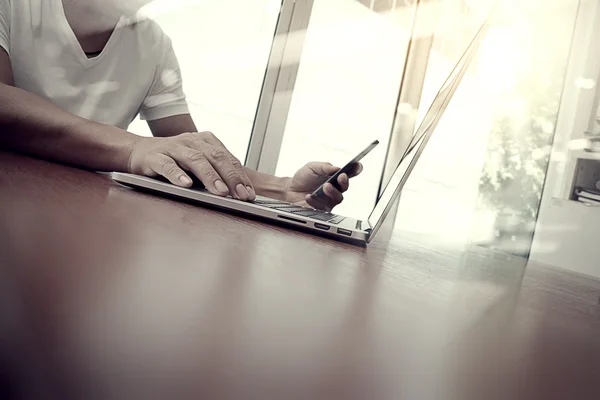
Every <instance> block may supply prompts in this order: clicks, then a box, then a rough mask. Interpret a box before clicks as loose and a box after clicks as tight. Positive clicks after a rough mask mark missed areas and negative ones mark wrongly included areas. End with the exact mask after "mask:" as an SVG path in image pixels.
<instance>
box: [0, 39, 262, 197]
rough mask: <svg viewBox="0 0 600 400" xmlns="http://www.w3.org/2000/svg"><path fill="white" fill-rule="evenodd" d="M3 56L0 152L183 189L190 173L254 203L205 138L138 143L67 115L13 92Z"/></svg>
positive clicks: (221, 152)
mask: <svg viewBox="0 0 600 400" xmlns="http://www.w3.org/2000/svg"><path fill="white" fill-rule="evenodd" d="M12 84H13V73H12V68H11V62H10V58H9V56H8V54H7V53H6V52H5V51H4V49H2V48H1V47H0V149H7V150H11V151H15V152H19V153H24V154H28V155H31V156H35V157H40V158H44V159H47V160H51V161H56V162H61V163H66V164H71V165H74V166H78V167H82V168H87V169H91V170H98V171H123V172H131V173H135V174H140V175H146V176H150V177H156V176H159V175H162V176H164V177H166V178H167V179H169V181H171V183H173V184H175V185H179V186H185V187H189V186H191V185H192V180H191V179H190V177H189V176H188V175H187V173H186V172H185V171H184V170H183V169H182V167H183V168H184V169H185V170H187V171H191V172H192V173H193V174H194V175H196V176H197V177H198V178H199V179H201V180H202V182H204V184H205V185H206V187H207V189H208V190H209V191H211V192H212V193H214V194H217V195H221V196H225V195H227V194H231V195H232V196H234V197H238V198H240V199H242V200H248V199H250V200H251V199H253V198H254V191H253V188H252V183H251V181H250V179H249V178H248V177H247V176H246V174H245V172H244V170H243V168H241V166H239V167H238V166H236V165H234V164H232V162H231V161H230V159H229V158H228V156H227V154H228V152H227V150H226V149H225V148H224V147H223V146H222V145H221V144H219V143H218V141H216V139H215V138H214V136H213V135H212V134H209V133H204V134H199V135H180V136H178V137H176V138H143V137H140V136H137V135H134V134H132V133H129V132H126V131H124V130H122V129H119V128H115V127H112V126H109V125H104V124H100V123H96V122H92V121H89V120H86V119H83V118H80V117H77V116H75V115H73V114H70V113H68V112H66V111H64V110H62V109H60V108H59V107H56V106H55V105H53V104H52V103H50V102H49V101H46V100H44V99H42V98H41V97H38V96H36V95H34V94H32V93H29V92H27V91H24V90H21V89H18V88H15V87H13V86H12Z"/></svg>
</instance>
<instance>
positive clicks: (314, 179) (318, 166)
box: [285, 162, 362, 211]
mask: <svg viewBox="0 0 600 400" xmlns="http://www.w3.org/2000/svg"><path fill="white" fill-rule="evenodd" d="M337 171H339V168H338V167H334V166H333V165H331V164H329V163H320V162H312V163H309V164H306V165H305V166H304V167H302V168H301V169H300V170H299V171H298V172H296V175H294V177H293V178H291V179H290V180H289V185H288V187H287V190H286V192H285V200H286V201H288V202H290V203H296V204H300V205H309V206H311V207H314V208H317V209H320V210H326V211H331V209H333V208H334V207H335V206H337V205H338V204H340V203H341V202H342V201H343V200H344V196H343V194H342V193H343V192H345V191H346V190H348V187H349V186H350V178H352V177H355V176H357V175H358V174H360V173H361V172H362V165H361V164H359V165H358V166H357V168H355V169H354V171H352V172H351V173H350V176H348V175H346V174H341V175H340V176H339V177H338V183H339V185H340V188H341V190H337V189H336V188H335V187H334V186H333V185H332V184H331V183H326V184H325V186H324V187H323V191H324V193H325V195H326V196H327V198H325V199H313V198H312V197H311V196H310V195H311V193H312V192H314V191H315V190H316V189H318V188H319V186H321V185H322V184H323V182H325V181H327V179H328V178H329V177H330V176H332V175H333V174H335V173H336V172H337Z"/></svg>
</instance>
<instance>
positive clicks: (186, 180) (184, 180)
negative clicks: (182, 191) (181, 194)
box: [179, 175, 192, 186]
mask: <svg viewBox="0 0 600 400" xmlns="http://www.w3.org/2000/svg"><path fill="white" fill-rule="evenodd" d="M179 182H181V184H182V185H185V186H189V185H191V184H192V180H191V179H190V178H188V177H187V176H184V175H181V176H180V177H179Z"/></svg>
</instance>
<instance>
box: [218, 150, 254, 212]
mask: <svg viewBox="0 0 600 400" xmlns="http://www.w3.org/2000/svg"><path fill="white" fill-rule="evenodd" d="M208 161H209V162H210V163H211V164H212V166H213V168H214V169H215V170H216V171H217V173H218V174H219V175H220V176H221V177H222V178H223V180H224V181H225V184H226V185H227V187H228V188H229V193H231V195H232V196H233V197H236V198H238V199H240V200H250V198H251V195H250V191H249V190H248V187H249V184H247V181H249V180H248V179H247V176H246V173H245V172H243V173H241V174H240V172H239V171H238V170H237V169H236V168H235V167H234V166H233V164H232V163H231V159H230V158H229V154H228V152H227V151H226V150H225V148H224V147H219V146H216V147H213V148H212V149H211V150H210V152H209V154H208ZM242 175H243V176H246V180H245V179H244V178H243V176H242Z"/></svg>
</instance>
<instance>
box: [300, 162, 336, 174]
mask: <svg viewBox="0 0 600 400" xmlns="http://www.w3.org/2000/svg"><path fill="white" fill-rule="evenodd" d="M306 166H307V167H308V168H309V169H310V170H311V171H312V172H313V173H314V174H315V175H317V176H331V175H333V174H335V173H336V172H338V171H339V170H340V169H339V168H338V167H335V166H333V165H331V164H330V163H323V162H311V163H308V164H306Z"/></svg>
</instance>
